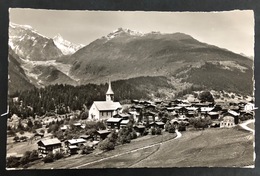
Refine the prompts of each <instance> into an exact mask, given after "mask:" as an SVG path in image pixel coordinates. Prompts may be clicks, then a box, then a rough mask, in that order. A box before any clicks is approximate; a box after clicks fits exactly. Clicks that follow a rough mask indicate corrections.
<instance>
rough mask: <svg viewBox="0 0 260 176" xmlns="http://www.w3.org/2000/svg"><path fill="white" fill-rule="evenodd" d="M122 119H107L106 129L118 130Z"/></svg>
mask: <svg viewBox="0 0 260 176" xmlns="http://www.w3.org/2000/svg"><path fill="white" fill-rule="evenodd" d="M121 121H122V118H109V119H107V127H108V128H110V129H111V128H112V129H119V128H120V122H121Z"/></svg>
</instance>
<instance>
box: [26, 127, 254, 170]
mask: <svg viewBox="0 0 260 176" xmlns="http://www.w3.org/2000/svg"><path fill="white" fill-rule="evenodd" d="M175 136H176V135H175ZM175 136H174V135H173V134H169V133H164V135H161V136H147V137H144V138H143V140H140V139H141V138H139V139H138V140H135V141H132V142H131V143H130V144H126V145H121V146H117V147H116V149H115V150H113V151H110V152H104V153H99V154H97V153H93V154H89V155H85V156H84V155H75V156H72V157H68V158H65V159H61V160H58V161H55V162H54V163H48V164H44V163H39V164H37V165H34V166H32V167H31V169H49V168H54V169H59V168H61V169H62V168H64V169H65V168H79V169H82V168H129V167H133V168H136V167H234V166H235V167H243V166H248V165H253V164H254V162H253V151H254V149H253V140H254V137H253V135H252V133H248V132H246V131H243V130H238V129H236V128H232V129H206V130H202V131H199V130H198V131H196V130H194V131H188V132H184V133H183V134H182V137H181V138H178V139H174V137H175ZM161 142H162V143H161ZM155 143H157V144H156V145H153V144H155ZM149 145H151V146H150V147H145V146H149ZM131 151H132V152H131Z"/></svg>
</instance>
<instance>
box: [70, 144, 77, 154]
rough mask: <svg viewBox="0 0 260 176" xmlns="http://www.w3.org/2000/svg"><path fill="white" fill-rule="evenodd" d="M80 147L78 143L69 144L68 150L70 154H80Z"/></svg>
mask: <svg viewBox="0 0 260 176" xmlns="http://www.w3.org/2000/svg"><path fill="white" fill-rule="evenodd" d="M78 150H79V147H78V146H76V145H70V146H68V151H69V154H70V155H73V154H78Z"/></svg>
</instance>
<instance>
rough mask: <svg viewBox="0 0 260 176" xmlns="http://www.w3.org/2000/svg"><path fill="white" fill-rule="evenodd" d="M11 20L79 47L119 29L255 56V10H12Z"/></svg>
mask: <svg viewBox="0 0 260 176" xmlns="http://www.w3.org/2000/svg"><path fill="white" fill-rule="evenodd" d="M10 21H11V22H13V23H17V24H27V25H30V26H32V27H33V28H34V29H36V30H37V31H38V32H39V33H41V34H43V35H45V36H47V37H54V36H55V35H57V34H58V33H59V34H61V35H62V36H63V38H64V39H66V40H69V41H71V42H73V43H77V44H89V43H90V42H92V41H94V40H96V39H97V38H100V37H102V36H106V35H107V34H109V33H110V32H112V31H114V30H115V29H117V28H119V27H122V28H129V29H131V30H135V31H139V32H143V33H147V32H151V31H160V32H161V33H174V32H182V33H186V34H189V35H191V36H192V37H194V38H195V39H197V40H199V41H201V42H206V43H209V44H213V45H216V46H219V47H222V48H226V49H228V50H231V51H233V52H236V53H244V54H246V55H248V56H254V14H253V11H252V10H243V11H238V10H237V11H228V12H141V11H136V12H123V11H68V10H40V9H37V10H36V9H10Z"/></svg>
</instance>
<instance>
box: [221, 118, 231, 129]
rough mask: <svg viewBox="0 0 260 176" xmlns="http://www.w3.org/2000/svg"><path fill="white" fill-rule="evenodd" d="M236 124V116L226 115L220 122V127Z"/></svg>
mask: <svg viewBox="0 0 260 176" xmlns="http://www.w3.org/2000/svg"><path fill="white" fill-rule="evenodd" d="M234 126H235V118H234V117H232V116H225V117H224V118H223V121H221V122H220V128H225V127H227V128H231V127H234Z"/></svg>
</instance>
